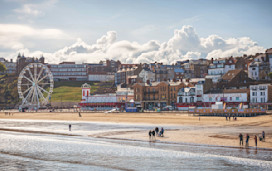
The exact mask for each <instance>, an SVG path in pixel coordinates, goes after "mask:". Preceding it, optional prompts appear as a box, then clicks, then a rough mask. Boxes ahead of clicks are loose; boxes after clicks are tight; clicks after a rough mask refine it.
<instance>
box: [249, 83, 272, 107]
mask: <svg viewBox="0 0 272 171" xmlns="http://www.w3.org/2000/svg"><path fill="white" fill-rule="evenodd" d="M249 88H250V103H251V104H254V103H268V102H269V103H271V102H272V85H271V84H258V85H251V86H249Z"/></svg>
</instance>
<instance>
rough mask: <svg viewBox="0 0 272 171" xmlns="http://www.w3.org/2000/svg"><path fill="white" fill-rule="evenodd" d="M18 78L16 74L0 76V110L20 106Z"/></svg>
mask: <svg viewBox="0 0 272 171" xmlns="http://www.w3.org/2000/svg"><path fill="white" fill-rule="evenodd" d="M17 78H18V77H17V76H16V75H14V74H5V75H1V76H0V108H9V107H15V106H16V105H17V104H18V102H19V96H18V91H17Z"/></svg>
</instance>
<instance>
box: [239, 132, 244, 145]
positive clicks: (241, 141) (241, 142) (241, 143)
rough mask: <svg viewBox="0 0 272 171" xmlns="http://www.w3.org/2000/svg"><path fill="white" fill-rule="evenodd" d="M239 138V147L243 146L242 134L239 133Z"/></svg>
mask: <svg viewBox="0 0 272 171" xmlns="http://www.w3.org/2000/svg"><path fill="white" fill-rule="evenodd" d="M239 138H240V146H241V145H244V140H243V134H241V133H240V135H239Z"/></svg>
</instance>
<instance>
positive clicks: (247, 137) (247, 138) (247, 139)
mask: <svg viewBox="0 0 272 171" xmlns="http://www.w3.org/2000/svg"><path fill="white" fill-rule="evenodd" d="M249 138H250V137H249V135H248V134H246V147H248V141H249Z"/></svg>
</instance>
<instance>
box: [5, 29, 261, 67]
mask: <svg viewBox="0 0 272 171" xmlns="http://www.w3.org/2000/svg"><path fill="white" fill-rule="evenodd" d="M0 28H1V27H0ZM24 29H26V33H28V31H27V30H28V29H29V28H28V29H27V28H24ZM0 31H1V30H0ZM37 32H38V33H43V36H45V35H46V34H48V35H47V36H48V37H50V35H51V34H52V35H51V36H52V37H54V36H56V37H58V36H59V35H61V34H60V33H62V32H60V31H56V30H55V31H49V30H46V29H45V30H43V31H37ZM44 32H46V34H45V33H44ZM0 33H1V32H0ZM14 33H17V32H16V31H14ZM20 33H21V32H20ZM32 35H33V33H32ZM36 35H37V36H40V37H42V38H45V37H47V36H45V37H43V36H42V35H38V34H36ZM116 35H117V34H116V32H115V31H109V32H107V33H106V35H103V36H102V37H101V38H99V39H98V40H97V41H96V43H94V44H87V43H85V42H84V41H83V40H81V39H78V40H77V41H76V43H74V44H72V45H71V46H67V47H64V48H62V49H60V50H58V51H56V52H54V53H43V54H44V56H45V58H46V60H47V62H49V63H59V62H62V61H76V62H77V63H81V62H99V61H100V60H104V59H106V58H107V59H114V60H120V61H121V62H123V63H148V62H155V61H157V62H164V63H168V64H172V63H174V62H176V61H179V60H186V59H198V58H218V57H228V56H241V55H243V54H255V53H257V52H259V53H261V52H264V51H265V49H264V48H263V47H261V46H258V44H257V43H256V42H254V41H253V40H251V39H250V38H248V37H240V38H228V39H224V38H222V37H220V36H218V35H210V36H208V37H207V38H201V37H199V36H198V34H197V33H196V31H195V29H194V28H193V27H192V26H183V27H182V28H181V29H179V30H175V31H174V35H173V37H171V38H170V39H169V40H168V41H167V42H162V43H160V42H159V41H157V40H150V41H148V42H147V43H144V44H140V43H137V42H130V41H127V40H121V41H117V36H116ZM0 40H1V37H0ZM15 40H16V39H15ZM15 42H16V41H15ZM17 46H18V47H20V46H23V45H22V43H21V42H17ZM23 51H25V54H26V55H30V56H36V54H37V53H40V54H41V53H42V52H39V51H38V52H33V53H31V52H29V51H28V50H22V51H20V52H23ZM18 52H19V51H18Z"/></svg>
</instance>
